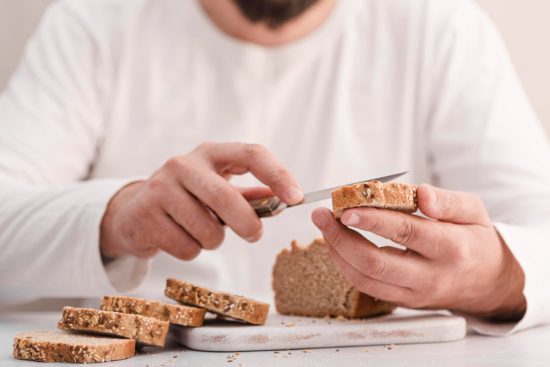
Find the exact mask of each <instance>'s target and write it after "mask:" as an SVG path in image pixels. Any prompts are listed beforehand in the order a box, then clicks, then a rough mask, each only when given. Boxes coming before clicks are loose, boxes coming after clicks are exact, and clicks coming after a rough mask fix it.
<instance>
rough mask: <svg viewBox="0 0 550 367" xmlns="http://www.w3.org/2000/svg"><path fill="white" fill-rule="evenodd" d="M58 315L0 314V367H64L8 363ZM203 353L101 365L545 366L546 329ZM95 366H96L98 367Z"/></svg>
mask: <svg viewBox="0 0 550 367" xmlns="http://www.w3.org/2000/svg"><path fill="white" fill-rule="evenodd" d="M58 319H59V313H58V312H41V313H4V314H0V366H1V367H6V366H29V365H30V366H48V367H49V366H69V365H68V364H57V363H56V364H53V363H52V364H47V365H46V364H39V363H36V362H28V361H18V360H15V359H13V358H12V356H11V350H12V347H11V346H12V341H13V336H14V335H15V334H16V333H18V332H22V331H31V330H48V329H53V328H55V325H56V323H57V321H58ZM229 356H230V353H225V352H223V353H219V352H218V353H209V352H197V351H192V350H188V349H185V348H182V347H179V346H170V347H169V348H166V349H158V348H146V349H145V350H144V351H143V352H142V353H141V354H139V355H137V356H136V357H134V358H131V359H128V360H125V361H118V362H110V363H104V364H99V365H101V366H106V367H107V366H109V367H110V366H119V367H123V366H150V367H152V366H161V367H169V366H234V367H245V366H254V367H257V366H300V367H302V366H304V367H305V366H346V367H352V366H367V365H368V366H437V367H440V366H461V367H462V366H545V367H548V366H550V326H549V327H540V328H535V329H531V330H527V331H524V332H520V333H518V334H515V335H512V336H507V337H485V336H481V335H476V334H469V335H468V336H467V337H466V339H464V340H461V341H458V342H451V343H440V344H417V345H396V346H377V347H354V348H340V349H333V348H330V349H313V350H306V351H305V352H304V351H302V350H294V351H280V352H278V353H275V352H242V353H240V354H238V355H234V358H233V361H232V362H228V360H229V359H228V357H229ZM99 365H98V366H99Z"/></svg>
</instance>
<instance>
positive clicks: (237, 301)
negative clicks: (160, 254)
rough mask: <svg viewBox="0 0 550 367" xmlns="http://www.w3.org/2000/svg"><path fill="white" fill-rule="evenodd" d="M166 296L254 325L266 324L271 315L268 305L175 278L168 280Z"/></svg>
mask: <svg viewBox="0 0 550 367" xmlns="http://www.w3.org/2000/svg"><path fill="white" fill-rule="evenodd" d="M164 294H165V295H166V296H167V297H169V298H172V299H174V300H176V301H178V302H181V303H183V304H188V305H192V306H196V307H202V308H205V309H206V310H208V311H210V312H214V313H216V314H219V315H222V316H226V317H230V318H233V319H237V320H241V321H244V322H248V323H250V324H253V325H263V324H265V321H266V319H267V315H268V313H269V304H268V303H264V302H260V301H256V300H254V299H252V298H247V297H242V296H237V295H234V294H231V293H227V292H220V291H216V290H212V289H209V288H205V287H201V286H197V285H194V284H191V283H188V282H185V281H182V280H177V279H173V278H168V279H167V280H166V289H165V291H164Z"/></svg>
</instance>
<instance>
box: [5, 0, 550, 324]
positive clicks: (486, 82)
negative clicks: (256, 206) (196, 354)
mask: <svg viewBox="0 0 550 367" xmlns="http://www.w3.org/2000/svg"><path fill="white" fill-rule="evenodd" d="M403 169H410V170H411V173H410V174H409V175H408V176H406V177H405V178H404V180H405V181H408V182H416V183H421V182H429V183H431V184H433V185H434V186H429V185H421V186H420V187H419V191H418V199H419V206H420V209H421V211H422V213H423V214H424V215H425V217H421V216H411V215H404V214H401V213H394V212H388V211H385V210H372V209H356V210H349V211H347V212H346V213H345V214H344V215H343V218H342V222H339V221H336V220H334V219H333V218H332V216H331V213H330V211H329V210H328V209H323V208H320V209H316V210H314V211H313V212H312V210H313V209H314V208H313V207H311V206H309V207H305V208H295V209H291V210H290V209H289V210H288V211H287V212H285V213H284V214H282V215H280V216H278V217H276V218H273V219H269V220H265V221H263V222H262V221H260V220H259V219H258V218H257V217H256V216H255V215H254V212H253V211H252V209H251V208H250V206H249V205H248V203H247V200H246V199H252V198H258V197H262V196H266V195H269V194H273V193H274V194H276V195H278V196H279V197H280V198H281V199H282V200H283V201H285V202H286V203H289V204H293V203H297V202H299V201H300V200H301V198H302V196H303V192H304V191H309V190H314V189H319V188H322V187H327V186H331V185H336V184H341V183H345V182H352V181H357V180H360V179H364V178H368V177H372V176H377V175H382V174H387V173H392V172H396V171H400V170H403ZM247 172H250V173H252V175H253V176H254V177H255V178H257V180H259V181H261V183H263V185H259V184H258V181H256V180H255V179H253V178H252V175H247V176H245V177H244V178H241V179H240V180H233V181H231V184H230V183H229V182H228V179H229V178H230V177H231V176H232V175H242V174H244V173H247ZM0 177H1V181H0V182H2V183H1V185H2V189H1V191H0V202H2V206H1V209H0V228H1V231H0V245H1V248H2V264H1V267H0V269H1V270H0V276H1V279H2V282H1V288H0V294H1V297H2V299H3V300H6V301H10V302H16V301H21V300H25V299H31V298H38V297H67V296H73V297H92V296H99V295H102V294H104V293H115V292H124V291H134V292H137V293H140V294H149V295H151V296H153V297H159V296H160V293H161V290H162V287H163V280H164V278H166V277H167V276H175V277H181V278H184V279H187V280H189V281H192V282H198V283H203V284H205V285H209V286H212V287H220V288H225V289H229V290H237V291H240V292H243V293H247V294H260V293H261V294H265V293H268V292H269V289H270V273H271V264H272V263H273V260H274V256H275V254H276V253H277V252H278V251H279V250H280V249H281V248H282V247H284V246H287V245H288V243H289V242H290V240H291V239H294V238H297V239H299V240H300V241H301V242H307V241H310V240H312V239H313V238H314V237H316V236H318V234H319V230H321V232H322V234H323V236H324V237H325V238H326V240H327V242H328V243H329V244H330V249H331V254H332V257H333V259H334V261H335V263H336V264H337V265H338V267H339V268H340V270H341V271H342V272H343V274H344V275H345V276H346V277H347V278H348V279H349V280H350V281H351V282H352V283H353V284H354V285H355V286H356V287H358V289H360V290H361V291H364V292H366V293H369V294H371V295H373V296H374V297H378V298H381V299H386V300H390V301H393V302H396V303H398V304H400V305H403V306H408V307H417V308H447V309H450V310H451V311H454V312H459V313H462V314H466V315H468V316H469V317H470V318H471V320H472V322H477V324H478V330H480V331H482V332H486V333H493V334H505V333H508V332H512V331H514V330H519V329H522V328H526V327H529V326H532V325H536V324H540V323H543V322H546V321H548V320H549V316H548V313H547V312H544V309H545V308H547V307H548V305H549V304H550V296H549V295H550V292H548V290H549V289H548V285H546V284H544V283H545V282H544V280H545V279H547V278H548V275H549V270H548V267H547V266H546V259H547V258H548V256H547V255H550V254H549V252H548V251H549V250H548V246H547V241H548V236H549V235H550V227H549V223H550V209H549V207H550V206H549V205H547V204H548V203H549V200H550V154H549V150H548V144H547V141H546V139H545V137H544V134H543V131H542V129H541V127H540V126H539V124H538V122H537V120H536V117H535V115H534V113H533V111H532V109H531V108H530V106H529V104H528V102H527V99H526V97H525V95H524V93H523V91H522V89H521V87H520V84H519V82H518V80H517V78H516V76H515V73H514V71H513V68H512V66H511V64H510V61H509V58H508V56H507V54H506V51H505V49H504V46H503V45H502V42H501V40H500V38H499V36H498V35H497V33H496V32H495V30H494V28H493V26H492V25H491V24H490V22H489V20H488V19H487V18H486V16H485V15H484V14H482V13H481V12H480V11H479V9H478V8H477V7H476V6H475V5H474V4H473V3H472V1H470V0H417V1H406V0H368V1H365V0H340V1H336V0H317V1H315V0H263V1H252V0H200V1H180V0H155V1H152V0H140V1H132V2H128V1H124V0H87V1H84V0H70V1H61V2H60V3H58V4H56V5H54V6H53V7H52V8H51V9H50V11H49V12H48V13H47V14H46V16H45V18H44V20H43V22H42V25H41V27H40V29H39V30H38V31H37V33H36V35H35V36H34V38H33V39H32V40H31V42H30V43H29V46H28V49H27V51H26V55H25V57H24V60H23V62H22V64H21V65H20V67H19V69H18V71H17V72H16V74H15V75H14V77H13V79H12V80H11V83H10V85H9V87H8V88H7V90H6V91H5V93H4V94H3V96H2V97H1V98H0ZM435 186H437V187H441V188H436V187H435ZM310 213H312V214H311V216H312V220H313V223H314V224H315V226H316V227H317V228H316V227H315V226H313V225H312V224H311V223H310V221H309V220H308V217H309V216H310ZM218 218H220V219H221V220H223V222H224V223H226V224H227V227H229V228H230V229H231V231H225V228H224V227H223V226H222V225H221V224H220V221H219V219H218ZM347 226H349V227H350V228H348V227H347ZM353 229H360V230H365V231H367V232H369V233H368V234H366V236H367V237H363V235H361V234H359V233H358V232H356V231H355V230H353ZM363 233H365V232H363ZM224 235H225V240H224ZM374 235H377V236H379V237H377V236H374ZM239 238H242V239H239ZM367 238H369V239H371V240H372V241H373V242H370V240H369V239H367ZM382 238H385V239H387V240H382ZM388 240H392V241H394V242H397V243H399V244H402V245H403V246H405V247H406V251H405V250H400V249H396V248H388V247H386V248H382V249H379V248H377V247H376V246H375V245H374V244H373V243H377V244H379V245H384V244H387V243H389V241H388ZM222 242H223V246H221V247H220V248H218V246H219V245H220V244H221V243H222ZM248 242H258V243H257V244H254V245H250V244H249V243H248ZM212 250H215V251H212ZM199 253H200V255H199ZM148 259H149V260H148ZM181 260H186V261H181ZM148 272H150V275H149V276H147V274H148ZM140 285H141V287H140V288H138V289H137V290H136V287H138V286H140ZM495 320H496V321H507V323H505V324H497V323H495Z"/></svg>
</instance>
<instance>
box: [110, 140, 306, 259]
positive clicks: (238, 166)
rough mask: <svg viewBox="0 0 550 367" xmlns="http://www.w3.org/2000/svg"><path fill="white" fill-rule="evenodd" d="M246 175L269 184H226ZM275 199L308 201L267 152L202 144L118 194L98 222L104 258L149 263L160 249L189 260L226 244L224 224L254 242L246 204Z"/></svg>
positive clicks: (256, 230)
mask: <svg viewBox="0 0 550 367" xmlns="http://www.w3.org/2000/svg"><path fill="white" fill-rule="evenodd" d="M247 172H251V173H252V174H253V175H254V176H256V177H257V178H258V179H259V180H260V181H262V182H263V183H264V184H266V185H267V186H268V187H256V188H251V189H238V188H236V187H234V186H232V185H231V184H230V183H229V182H228V179H229V178H230V177H231V175H233V174H237V175H240V174H244V173H247ZM273 194H275V195H277V196H278V197H279V198H281V200H282V201H284V202H285V203H287V204H296V203H298V202H300V201H301V200H302V198H303V193H302V191H301V190H300V188H299V186H298V184H297V182H296V180H295V179H294V178H293V177H292V176H291V174H290V173H289V172H288V171H287V170H286V169H285V168H284V167H283V165H282V164H281V163H280V162H279V161H278V160H277V159H276V158H275V156H273V154H272V153H271V152H269V151H268V150H267V149H266V148H264V147H262V146H260V145H254V144H238V143H227V144H214V143H204V144H201V145H200V146H198V147H197V148H196V149H195V150H194V151H193V152H191V153H190V154H188V155H183V156H179V157H175V158H172V159H170V160H168V161H167V162H166V163H165V164H164V166H163V167H162V168H160V169H159V170H158V171H157V172H156V173H155V174H154V175H153V176H152V177H151V178H149V179H148V180H147V181H142V182H137V183H133V184H130V185H128V186H126V187H124V188H123V189H122V190H120V191H119V192H118V193H117V194H116V195H115V196H114V197H113V199H112V200H111V202H110V203H109V206H108V208H107V210H106V213H105V216H104V218H103V221H102V223H101V238H100V243H101V251H102V254H103V255H104V256H107V257H114V256H121V255H126V254H132V255H135V256H139V257H143V258H147V257H150V256H152V255H154V254H155V253H156V252H157V251H158V250H159V249H160V250H163V251H166V252H168V253H170V254H172V255H173V256H175V257H177V258H180V259H184V260H190V259H193V258H194V257H196V256H197V255H198V254H199V252H200V251H201V249H208V250H211V249H215V248H216V247H218V246H219V245H220V244H221V242H222V241H223V238H224V227H223V226H222V224H221V223H220V220H219V219H222V220H223V222H224V223H226V224H227V226H229V227H230V228H231V229H232V230H233V231H235V233H237V234H238V235H239V236H241V237H242V238H244V239H246V240H247V241H249V242H254V241H257V240H258V239H259V238H260V237H261V235H262V223H261V221H260V219H259V218H258V216H257V215H256V213H255V212H254V210H253V209H252V207H251V206H250V204H249V203H248V201H247V200H250V199H259V198H261V197H265V196H270V195H273Z"/></svg>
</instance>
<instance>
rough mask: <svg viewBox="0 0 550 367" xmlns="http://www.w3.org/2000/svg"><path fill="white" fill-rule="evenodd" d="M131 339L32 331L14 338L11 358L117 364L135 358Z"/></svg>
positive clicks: (133, 342) (134, 345)
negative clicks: (112, 362) (113, 362)
mask: <svg viewBox="0 0 550 367" xmlns="http://www.w3.org/2000/svg"><path fill="white" fill-rule="evenodd" d="M135 349H136V341H135V340H133V339H119V338H108V337H102V336H88V335H78V334H69V333H66V332H63V331H34V332H27V333H20V334H17V335H15V337H14V338H13V356H14V357H15V358H17V359H24V360H28V361H38V362H70V363H94V362H109V361H118V360H120V359H126V358H130V357H132V356H133V355H134V353H135Z"/></svg>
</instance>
